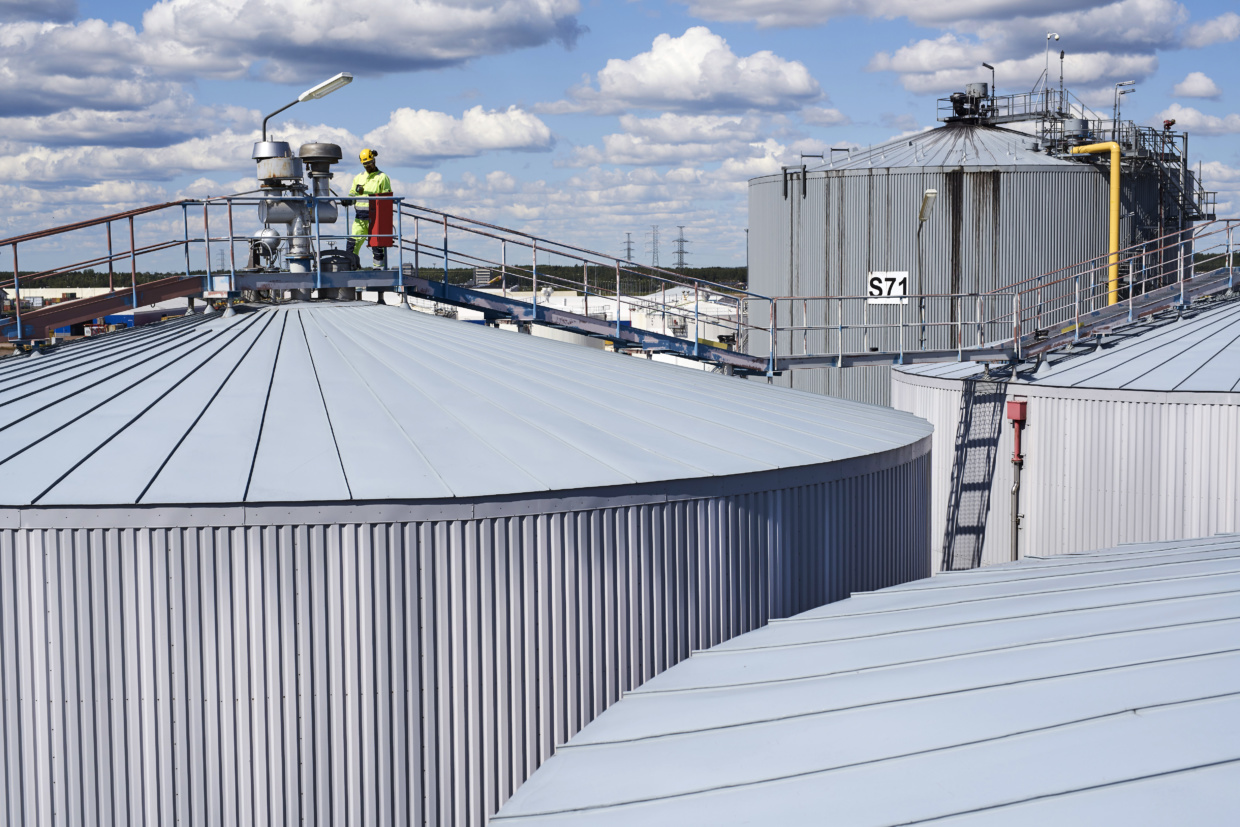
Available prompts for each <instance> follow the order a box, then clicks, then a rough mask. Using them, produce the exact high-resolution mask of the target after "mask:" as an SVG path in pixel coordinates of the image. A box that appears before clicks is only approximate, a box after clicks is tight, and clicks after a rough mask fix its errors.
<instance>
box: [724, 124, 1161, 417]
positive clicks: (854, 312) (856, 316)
mask: <svg viewBox="0 0 1240 827" xmlns="http://www.w3.org/2000/svg"><path fill="white" fill-rule="evenodd" d="M1045 150H1046V147H1045V146H1044V145H1043V144H1042V143H1040V141H1039V138H1038V137H1037V136H1034V135H1029V134H1026V133H1024V132H1017V131H1014V130H1010V129H1005V128H1002V127H998V126H989V125H986V124H982V123H977V122H968V121H962V122H952V123H947V124H946V125H944V126H941V127H939V128H937V129H932V130H929V131H926V132H922V133H920V134H917V135H913V136H907V137H903V138H899V139H896V140H892V141H889V142H887V143H884V144H879V145H876V146H872V147H869V148H864V149H860V150H849V151H848V152H846V153H845V152H832V153H831V155H830V158H829V159H828V161H827V163H825V164H822V165H820V166H817V167H814V168H812V169H804V170H803V169H802V168H801V167H790V168H786V169H785V170H784V172H783V173H782V174H780V175H768V176H764V177H760V178H755V179H753V180H751V181H750V182H749V273H750V281H749V289H750V290H752V291H753V292H755V293H758V294H761V295H764V296H772V297H777V296H827V295H831V296H864V295H866V294H867V288H866V285H867V281H868V277H869V274H871V273H879V272H881V273H893V272H894V273H906V274H908V288H907V291H906V292H907V293H909V294H958V293H975V292H984V291H989V290H995V289H998V288H1003V287H1007V286H1008V285H1011V284H1013V283H1015V282H1018V281H1020V280H1022V279H1025V278H1032V277H1035V276H1038V275H1042V274H1044V273H1049V272H1052V271H1055V270H1058V269H1059V268H1062V267H1068V266H1070V265H1074V264H1077V263H1079V262H1083V261H1085V260H1087V259H1091V258H1093V257H1095V256H1099V255H1104V254H1105V253H1106V252H1107V249H1108V248H1107V243H1108V242H1107V215H1108V209H1109V203H1110V201H1109V198H1110V195H1109V192H1110V190H1109V179H1108V172H1107V167H1106V165H1105V164H1096V163H1093V162H1092V161H1090V160H1089V159H1088V158H1087V157H1086V156H1075V157H1076V160H1067V159H1066V158H1060V157H1056V156H1054V155H1050V154H1047V152H1046V151H1045ZM1083 159H1084V160H1083ZM1122 189H1123V200H1122V210H1121V216H1122V220H1121V226H1120V229H1121V233H1120V246H1121V248H1122V247H1125V246H1127V245H1129V244H1131V243H1135V242H1138V241H1140V240H1141V239H1144V238H1147V237H1150V236H1151V234H1154V233H1156V228H1157V226H1158V221H1159V220H1160V218H1159V215H1158V196H1159V189H1158V180H1157V175H1156V174H1155V173H1154V172H1151V167H1150V166H1149V165H1148V164H1141V163H1138V164H1137V165H1136V166H1134V167H1133V169H1132V170H1129V169H1128V168H1127V167H1125V173H1124V177H1123V178H1122ZM929 190H934V191H935V193H936V197H934V198H932V199H929V203H927V195H926V194H927V192H928V191H929ZM923 205H924V206H925V209H924V210H923ZM923 215H924V216H925V217H924V220H922V216H923ZM1164 220H1165V217H1164ZM1049 292H1050V291H1049V289H1048V295H1047V296H1046V299H1047V300H1048V301H1049V300H1050V299H1051V298H1052V297H1051V296H1050V295H1049ZM784 309H785V310H787V308H786V307H785V308H784ZM806 309H807V310H808V324H809V325H811V326H828V327H830V326H834V325H836V324H838V323H839V322H840V319H839V318H838V315H837V313H836V310H835V306H834V305H831V304H829V303H825V302H824V303H810V304H809V305H808V306H807V308H806ZM899 309H900V308H899V307H897V306H894V305H889V306H886V307H871V306H867V307H866V308H865V309H863V307H862V305H861V304H860V303H859V302H854V303H849V304H847V305H846V306H845V309H844V314H845V316H844V319H843V322H844V323H845V324H854V325H860V324H861V323H862V322H863V320H864V314H865V313H866V312H867V311H869V313H870V318H869V319H868V321H869V322H870V323H871V324H874V323H882V322H883V321H887V322H890V323H893V324H894V323H897V322H898V321H900V318H899V316H898V312H899ZM750 312H751V314H753V313H758V314H759V315H761V318H762V320H763V321H761V322H759V323H758V327H763V326H764V325H765V319H766V315H762V314H766V313H767V312H768V311H767V310H766V308H765V307H762V308H754V309H751V311H750ZM924 312H925V321H926V322H927V323H928V325H927V327H926V328H925V331H924V334H925V337H926V343H925V345H926V347H930V348H950V347H955V342H954V341H953V340H951V338H950V336H951V331H952V329H951V328H949V327H948V326H947V325H940V326H935V323H944V322H955V321H958V320H960V319H961V317H962V316H963V318H964V319H966V320H968V319H972V318H973V317H972V316H970V315H968V314H965V313H963V312H962V311H960V310H959V309H958V308H957V307H956V306H955V304H954V303H952V302H949V301H946V300H942V301H931V302H928V303H927V304H926V306H925V308H924ZM884 313H885V314H887V315H886V316H884V315H883V314H884ZM909 318H910V319H913V318H920V317H919V316H909ZM792 321H793V319H792V317H791V316H789V315H786V314H781V316H780V319H779V325H780V326H785V325H788V324H789V323H790V322H792ZM795 321H796V323H797V324H800V323H801V313H800V310H799V309H798V311H797V314H796V318H795ZM989 332H990V333H996V332H998V331H989ZM781 335H782V336H784V337H785V338H784V339H783V340H781V342H780V352H781V353H792V352H794V350H796V352H800V350H799V349H800V348H801V347H802V344H801V335H802V334H799V333H796V334H794V333H792V332H784V333H782V334H781ZM828 335H830V336H832V337H834V332H833V331H832V332H831V333H830V334H828V333H826V332H821V331H815V332H814V333H811V334H809V336H810V340H809V349H810V350H811V351H817V352H822V351H823V349H824V348H825V347H826V341H827V336H828ZM882 335H884V334H883V332H882V331H878V330H875V331H872V332H871V334H870V336H871V342H870V344H881V342H879V341H878V339H877V338H875V337H881V336H882ZM889 335H891V336H892V337H894V333H891V334H889ZM794 336H795V337H796V341H795V342H794V341H793V337H794ZM769 341H770V339H769V336H768V335H767V334H765V333H759V332H754V333H751V334H750V337H749V348H750V350H749V352H751V353H759V354H763V355H765V354H766V353H767V352H768V349H769ZM832 341H834V338H832ZM894 343H895V340H894V338H892V339H891V341H890V344H892V345H893V347H892V348H891V349H892V350H895V349H896V348H895V347H894ZM890 377H891V369H890V368H889V367H854V368H843V369H841V368H805V369H798V370H793V371H789V372H786V373H785V374H784V375H783V376H781V377H779V378H778V379H777V380H776V382H777V383H781V384H784V385H791V386H792V387H796V388H799V389H804V390H809V391H812V392H815V393H825V394H830V395H832V396H840V397H844V398H847V399H855V400H860V401H864V402H872V403H875V404H883V405H886V404H890V384H891V378H890Z"/></svg>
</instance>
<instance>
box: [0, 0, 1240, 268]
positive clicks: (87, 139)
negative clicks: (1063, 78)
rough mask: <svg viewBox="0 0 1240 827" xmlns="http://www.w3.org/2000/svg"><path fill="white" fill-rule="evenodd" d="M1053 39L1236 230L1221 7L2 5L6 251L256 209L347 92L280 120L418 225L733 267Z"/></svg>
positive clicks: (319, 118)
mask: <svg viewBox="0 0 1240 827" xmlns="http://www.w3.org/2000/svg"><path fill="white" fill-rule="evenodd" d="M1049 31H1055V32H1058V33H1059V34H1060V35H1061V40H1060V41H1059V42H1058V44H1057V45H1058V46H1059V47H1061V48H1063V49H1065V50H1066V51H1067V53H1068V58H1067V62H1066V74H1067V84H1068V86H1069V87H1070V88H1072V89H1073V90H1074V91H1075V92H1077V94H1078V95H1080V96H1081V97H1083V98H1084V99H1085V100H1086V101H1087V102H1088V103H1091V104H1093V105H1095V106H1096V107H1097V108H1098V109H1099V110H1109V108H1110V100H1111V86H1112V84H1113V83H1115V82H1116V81H1120V80H1130V79H1131V80H1136V81H1137V86H1136V89H1137V91H1136V93H1135V94H1133V95H1130V96H1129V97H1128V99H1127V101H1126V103H1125V114H1126V115H1127V116H1129V117H1133V118H1135V119H1136V120H1138V121H1141V122H1145V123H1151V124H1153V123H1157V122H1161V120H1162V118H1164V117H1175V118H1176V119H1177V121H1178V127H1177V128H1180V127H1184V128H1187V129H1188V131H1189V133H1190V135H1191V150H1192V155H1193V157H1194V160H1200V161H1202V162H1203V163H1204V168H1203V169H1204V173H1205V178H1206V183H1207V185H1209V186H1211V187H1213V188H1215V189H1218V190H1220V193H1221V194H1220V205H1221V207H1222V209H1221V210H1220V212H1223V213H1226V214H1230V215H1236V214H1240V88H1238V86H1240V84H1238V81H1240V57H1238V54H1240V52H1238V50H1237V41H1238V39H1240V4H1238V3H1236V2H1222V1H1221V0H1215V1H1214V2H1176V1H1175V0H1121V2H1112V3H1107V2H1080V0H1077V2H1066V1H1065V0H1041V2H1030V0H940V1H939V2H935V3H928V2H925V0H871V2H860V0H686V1H685V2H662V0H634V1H633V2H624V1H623V0H610V2H597V1H592V0H508V1H507V2H506V3H503V4H490V3H481V2H470V0H456V1H455V2H449V0H371V2H368V3H364V4H363V3H347V2H342V0H302V2H299V3H288V2H276V0H245V1H244V2H243V0H217V2H213V3H207V2H202V0H163V2H159V3H154V4H143V3H115V2H111V3H110V2H100V1H99V0H81V2H74V0H42V1H41V2H36V1H35V0H0V47H2V48H0V196H3V197H2V199H0V205H2V206H0V236H8V235H11V234H13V233H16V232H23V231H28V230H31V229H35V228H38V227H42V226H47V225H50V224H53V223H59V222H62V221H69V220H76V219H80V218H85V217H90V216H94V215H101V214H104V213H107V212H112V211H116V210H120V209H125V208H129V207H133V206H139V205H141V204H145V203H151V202H155V201H163V200H168V199H170V198H175V197H178V196H183V195H205V194H222V193H226V192H232V191H237V190H239V189H249V188H250V187H251V182H252V180H253V179H252V177H251V176H252V170H253V166H252V162H251V161H250V160H249V154H250V146H251V143H252V141H253V140H254V139H255V136H256V135H257V129H258V126H259V122H260V121H261V118H262V116H263V114H265V113H266V112H269V111H271V110H273V109H275V108H277V107H279V106H281V105H283V104H284V103H287V102H288V101H289V100H292V99H293V98H295V97H296V96H297V94H298V93H299V92H300V91H301V90H303V89H304V88H306V87H307V86H310V85H312V84H313V83H315V82H317V81H319V80H322V79H324V78H326V77H329V76H331V75H333V74H335V73H336V72H339V71H350V72H352V73H354V75H355V76H356V80H355V82H354V83H353V84H352V85H351V86H349V87H346V88H345V89H343V90H342V91H340V92H337V93H336V94H334V95H332V96H330V97H328V98H325V99H322V100H319V101H311V102H306V103H303V104H299V105H298V106H296V107H294V108H293V109H291V110H289V111H288V112H287V113H284V114H283V115H280V116H277V118H276V119H274V120H273V122H272V132H273V134H274V135H275V136H276V137H279V138H281V139H288V140H292V141H297V142H300V141H303V140H307V139H322V140H334V141H337V142H339V143H341V144H342V145H343V147H344V149H345V153H346V158H347V161H346V165H345V168H344V169H343V170H342V171H343V172H344V175H343V176H338V178H347V177H349V176H351V175H352V174H353V172H355V171H356V166H357V165H356V163H355V162H354V160H355V159H356V153H357V152H358V150H360V149H361V148H362V147H363V146H374V147H375V148H377V149H378V150H379V153H380V158H379V163H380V167H381V168H382V169H384V170H385V171H387V172H388V173H389V174H390V175H391V176H392V178H393V179H394V181H395V182H396V188H397V191H398V193H399V194H402V195H405V196H407V197H409V198H410V199H412V200H414V201H416V202H418V203H421V204H425V205H427V206H430V207H434V208H440V209H448V210H451V211H456V212H461V213H465V214H468V215H471V216H475V217H478V218H482V219H484V220H489V221H494V222H496V223H499V224H503V225H507V226H513V227H519V228H522V229H525V230H529V231H532V232H535V233H538V234H541V235H546V236H550V237H552V238H556V239H558V240H562V241H567V242H574V243H579V244H584V245H588V246H591V247H594V248H597V249H602V250H605V251H608V252H613V253H618V252H619V251H620V250H621V244H622V242H623V239H624V233H625V232H626V231H628V232H631V233H632V234H633V238H634V239H635V240H636V241H639V242H641V241H644V240H645V238H646V234H647V232H648V231H649V228H650V225H652V224H659V225H660V226H661V227H662V228H663V233H664V238H665V239H667V238H669V237H670V235H671V234H673V233H674V232H675V226H676V225H681V224H683V225H685V228H686V229H685V235H686V237H687V238H689V239H690V241H691V242H692V244H691V246H690V250H691V253H692V255H691V257H690V259H689V263H690V264H696V265H707V264H742V263H743V262H744V228H745V224H746V183H745V182H746V181H747V180H748V179H749V178H751V177H754V176H756V175H760V174H765V173H769V172H774V171H778V169H779V166H780V165H781V164H784V163H793V162H796V161H797V160H798V159H799V154H800V153H801V152H806V153H817V152H822V151H823V148H824V147H829V146H843V145H848V144H855V145H861V144H867V143H877V142H879V141H882V140H885V139H888V138H891V137H893V136H895V135H898V134H902V133H905V132H909V131H913V130H919V129H923V128H926V127H930V126H933V125H934V111H935V109H934V102H935V99H936V98H938V97H940V96H942V95H944V94H947V93H949V92H951V91H954V90H955V89H957V88H959V87H961V86H962V85H963V84H964V83H965V82H967V81H969V80H980V79H985V74H986V73H985V72H983V71H982V70H981V69H980V63H981V62H982V61H988V62H990V63H993V64H995V65H996V66H997V67H998V78H997V80H998V86H999V90H1000V91H1001V92H1003V91H1018V90H1022V89H1028V88H1030V87H1031V86H1032V85H1033V83H1034V82H1035V80H1036V77H1037V75H1038V73H1040V72H1041V70H1042V66H1043V56H1044V48H1045V43H1046V39H1045V35H1046V33H1047V32H1049ZM1052 71H1057V70H1055V69H1054V68H1053V69H1052ZM639 249H640V247H639ZM669 254H670V248H669V247H668V246H667V245H666V241H665V245H664V247H663V250H662V257H663V259H664V261H666V260H667V258H668V256H669ZM646 255H647V256H648V253H647V254H646Z"/></svg>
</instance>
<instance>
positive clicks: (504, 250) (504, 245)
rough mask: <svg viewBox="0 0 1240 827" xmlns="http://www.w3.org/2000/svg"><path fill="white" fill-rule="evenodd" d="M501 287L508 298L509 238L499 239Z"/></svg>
mask: <svg viewBox="0 0 1240 827" xmlns="http://www.w3.org/2000/svg"><path fill="white" fill-rule="evenodd" d="M499 289H500V290H501V291H503V294H504V298H508V239H506V238H501V239H500V240H499Z"/></svg>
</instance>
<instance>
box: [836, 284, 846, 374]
mask: <svg viewBox="0 0 1240 827" xmlns="http://www.w3.org/2000/svg"><path fill="white" fill-rule="evenodd" d="M835 355H836V357H837V358H836V360H835V364H836V367H841V368H842V367H844V298H843V297H842V296H841V297H838V298H836V300H835Z"/></svg>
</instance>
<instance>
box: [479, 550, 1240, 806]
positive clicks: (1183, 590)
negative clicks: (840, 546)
mask: <svg viewBox="0 0 1240 827" xmlns="http://www.w3.org/2000/svg"><path fill="white" fill-rule="evenodd" d="M1237 574H1240V537H1235V536H1231V537H1215V538H1210V539H1207V540H1195V541H1177V542H1170V543H1161V544H1152V545H1142V546H1123V547H1120V548H1113V549H1106V550H1103V551H1096V552H1092V553H1086V554H1080V555H1074V556H1072V557H1070V558H1063V557H1059V558H1052V559H1045V560H1024V561H1021V562H1020V563H1016V564H1014V565H1007V566H1002V567H999V568H997V569H988V570H982V571H970V572H962V573H959V574H949V575H944V576H940V577H935V578H933V579H929V580H925V581H923V582H920V583H909V584H907V585H904V586H897V587H893V588H889V589H884V590H882V591H880V592H877V593H872V594H866V595H864V596H860V597H854V598H852V599H851V600H844V601H841V602H839V603H835V604H832V605H830V606H824V607H822V608H820V609H815V610H812V611H809V612H806V613H804V614H802V615H798V616H797V617H793V618H788V619H787V620H781V621H778V622H775V623H772V624H770V625H769V626H767V627H766V628H764V629H759V630H757V631H754V632H750V633H749V634H746V635H742V636H740V637H737V638H734V639H733V640H731V641H729V642H727V643H724V644H721V645H719V646H717V647H715V648H714V649H712V650H711V651H709V652H700V653H697V654H695V655H694V656H693V657H691V658H689V659H688V660H687V661H685V662H684V663H681V664H679V665H677V666H675V667H673V668H672V669H669V670H667V672H665V673H663V674H662V675H659V676H658V677H656V678H654V679H653V680H652V681H650V682H649V683H648V684H647V685H646V686H643V687H642V688H640V689H638V690H636V691H635V692H633V693H632V694H630V695H628V696H627V697H625V698H624V699H623V700H622V701H620V703H618V704H616V705H615V706H614V707H612V708H611V709H609V710H608V711H607V712H606V713H604V714H603V715H602V716H601V717H600V718H599V719H598V720H597V721H595V722H594V723H592V724H591V725H590V726H588V727H586V728H585V729H584V730H582V732H581V733H580V734H579V735H577V737H576V738H574V739H573V740H572V741H570V742H569V743H568V745H567V746H566V747H565V748H564V749H563V750H561V751H560V752H558V753H557V754H556V755H555V757H553V758H552V759H551V760H550V761H548V762H547V764H546V765H544V766H543V767H542V768H541V769H539V770H538V772H537V773H535V774H534V776H533V777H532V778H531V779H530V780H529V781H528V782H526V784H525V785H524V786H523V787H522V788H521V789H520V790H518V791H517V794H516V795H515V796H513V798H512V800H511V801H509V802H508V804H507V805H506V806H505V807H504V809H503V810H501V811H500V814H499V817H498V818H496V819H495V820H494V822H493V824H494V825H495V827H558V826H559V825H562V824H572V825H573V826H574V827H620V826H621V825H626V826H627V825H633V824H640V825H642V827H681V825H685V824H693V825H697V824H709V825H712V826H717V827H731V826H732V825H736V826H737V827H740V826H741V825H754V824H762V825H767V824H770V825H776V824H778V825H788V824H794V825H804V824H825V825H849V827H884V825H893V824H906V825H907V824H935V825H978V824H985V825H1005V826H1008V825H1048V824H1054V825H1068V824H1071V825H1086V824H1089V825H1094V824H1106V825H1121V824H1122V825H1138V824H1140V825H1162V824H1193V825H1211V827H1215V826H1216V825H1218V826H1220V827H1221V825H1229V824H1234V823H1235V821H1236V813H1237V811H1238V809H1240V760H1237V744H1238V743H1240V695H1238V694H1237V690H1240V651H1237V649H1236V645H1235V642H1236V638H1237V635H1238V634H1240V601H1237V600H1236V599H1235V592H1234V588H1235V583H1236V577H1237Z"/></svg>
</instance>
